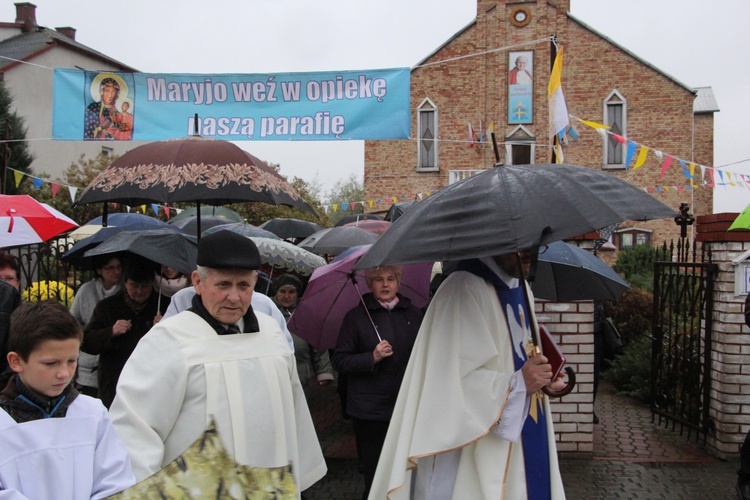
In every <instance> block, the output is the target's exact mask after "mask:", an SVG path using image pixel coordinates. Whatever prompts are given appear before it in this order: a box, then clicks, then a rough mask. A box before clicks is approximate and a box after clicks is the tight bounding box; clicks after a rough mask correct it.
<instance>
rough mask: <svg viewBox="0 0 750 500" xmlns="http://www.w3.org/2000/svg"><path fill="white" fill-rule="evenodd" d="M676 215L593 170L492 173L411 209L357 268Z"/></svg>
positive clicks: (477, 253)
mask: <svg viewBox="0 0 750 500" xmlns="http://www.w3.org/2000/svg"><path fill="white" fill-rule="evenodd" d="M676 215H678V213H677V211H675V210H673V209H671V208H669V207H668V206H667V205H665V204H664V203H662V202H660V201H658V200H656V199H655V198H653V197H651V196H650V195H649V194H647V193H646V192H644V191H642V190H641V189H638V188H637V187H635V186H633V185H631V184H629V183H627V182H626V181H624V180H622V179H619V178H617V177H615V176H614V175H611V174H608V173H605V172H602V171H600V170H596V169H593V168H588V167H580V166H573V165H553V164H544V165H518V166H507V167H496V168H493V169H491V170H487V171H485V172H482V173H481V174H478V175H475V176H473V177H471V178H468V179H465V180H463V181H460V182H457V183H455V184H451V185H450V186H447V187H445V188H443V189H441V190H439V191H437V192H435V193H434V194H433V195H432V196H430V197H429V198H427V199H426V200H424V201H421V202H419V203H417V204H416V205H414V206H413V207H411V208H410V209H409V210H408V211H406V212H405V213H404V214H403V215H402V216H401V217H400V218H399V219H398V220H397V221H396V222H395V223H394V224H393V226H391V228H390V229H389V230H388V231H386V232H385V233H384V234H383V236H381V237H380V238H379V239H378V241H377V242H376V243H375V244H374V245H373V246H372V248H371V249H370V251H369V252H367V255H365V256H364V257H363V258H362V259H361V260H360V261H359V262H358V263H357V266H356V267H357V268H361V269H364V268H367V267H377V266H380V265H385V264H399V263H407V262H425V261H445V260H448V261H451V260H461V259H467V258H475V257H487V256H493V255H500V254H504V253H509V252H515V251H521V250H526V249H530V248H533V247H534V246H535V245H537V244H545V243H551V242H553V241H558V240H563V239H566V238H571V237H573V236H577V235H580V234H585V233H588V232H591V231H596V230H598V229H601V228H603V227H606V226H609V225H611V224H614V223H616V222H622V221H624V220H647V219H659V218H673V217H675V216H676Z"/></svg>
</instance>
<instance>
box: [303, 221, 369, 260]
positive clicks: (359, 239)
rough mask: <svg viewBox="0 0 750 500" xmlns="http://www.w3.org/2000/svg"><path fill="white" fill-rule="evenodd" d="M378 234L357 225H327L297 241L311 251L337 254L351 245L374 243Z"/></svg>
mask: <svg viewBox="0 0 750 500" xmlns="http://www.w3.org/2000/svg"><path fill="white" fill-rule="evenodd" d="M377 239H378V236H377V235H376V234H374V233H371V232H369V231H365V230H364V229H360V228H358V227H329V228H328V229H323V230H321V231H318V232H317V233H315V234H313V235H311V236H308V237H307V238H305V239H304V240H302V241H301V242H300V243H299V246H300V247H301V248H304V249H305V250H309V251H310V252H313V253H318V254H328V255H338V254H340V253H341V252H343V251H345V250H348V249H349V248H351V247H356V246H359V245H369V244H371V243H375V240H377Z"/></svg>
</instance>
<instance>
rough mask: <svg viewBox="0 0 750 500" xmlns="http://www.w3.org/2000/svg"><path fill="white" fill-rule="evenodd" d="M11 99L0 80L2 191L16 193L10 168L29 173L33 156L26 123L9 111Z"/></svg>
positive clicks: (11, 103)
mask: <svg viewBox="0 0 750 500" xmlns="http://www.w3.org/2000/svg"><path fill="white" fill-rule="evenodd" d="M12 105H13V99H12V97H11V95H10V92H9V91H8V89H7V88H6V87H5V83H3V81H2V80H0V141H2V142H0V165H1V166H0V168H2V182H3V187H2V192H3V193H4V194H16V193H17V192H18V191H17V189H16V183H15V182H14V179H13V172H12V171H10V170H8V168H12V169H15V170H20V171H21V172H26V173H31V169H30V165H31V162H32V161H34V156H33V155H32V154H31V151H30V150H29V145H28V143H27V142H26V130H27V129H26V125H25V123H24V120H23V118H21V117H20V116H19V115H18V114H17V113H16V112H15V111H11V108H12Z"/></svg>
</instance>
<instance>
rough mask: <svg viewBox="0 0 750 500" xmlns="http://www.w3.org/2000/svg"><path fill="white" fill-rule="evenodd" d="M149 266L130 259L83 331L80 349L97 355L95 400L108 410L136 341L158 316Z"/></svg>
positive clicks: (146, 263)
mask: <svg viewBox="0 0 750 500" xmlns="http://www.w3.org/2000/svg"><path fill="white" fill-rule="evenodd" d="M153 273H154V268H153V263H151V262H150V261H147V260H145V259H139V258H135V257H134V258H130V259H128V261H127V262H126V264H125V271H124V276H123V279H124V282H123V288H122V289H121V290H120V291H119V292H118V293H116V294H114V295H112V296H111V297H107V298H105V299H104V300H102V301H100V302H99V303H98V304H97V305H96V307H95V308H94V312H93V313H92V314H91V319H90V320H89V323H88V325H87V326H86V329H85V330H84V335H83V343H82V344H81V349H82V350H85V351H87V352H90V353H92V354H99V355H100V356H99V365H98V368H97V371H98V373H97V381H98V383H99V398H100V399H101V400H102V402H103V403H104V406H106V407H107V408H109V406H110V405H111V404H112V401H113V400H114V398H115V388H116V387H117V381H118V379H119V378H120V372H121V371H122V368H123V366H125V362H126V361H127V360H128V358H129V357H130V355H131V354H132V352H133V350H134V349H135V346H136V345H138V341H139V340H141V338H142V337H143V336H144V335H146V333H147V332H148V331H149V330H150V329H151V327H152V326H153V324H154V321H155V319H156V317H157V314H158V309H157V296H156V293H154V289H153V278H154V274H153Z"/></svg>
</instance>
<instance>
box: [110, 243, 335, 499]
mask: <svg viewBox="0 0 750 500" xmlns="http://www.w3.org/2000/svg"><path fill="white" fill-rule="evenodd" d="M260 265H261V260H260V255H259V253H258V250H257V248H256V247H255V244H254V243H253V242H252V241H251V240H250V239H249V238H246V237H244V236H241V235H238V234H235V233H232V232H230V231H219V232H217V233H214V234H211V235H208V236H205V237H204V238H202V239H201V241H200V242H199V244H198V269H197V270H196V271H195V272H194V273H193V276H192V279H193V284H194V285H195V289H196V292H197V295H196V296H195V297H194V299H193V304H192V307H191V308H190V309H189V310H187V311H183V312H181V313H179V314H177V315H176V316H173V317H171V318H168V319H165V320H163V321H161V322H160V323H159V324H157V325H156V326H154V328H152V329H151V331H149V333H148V334H147V335H146V336H145V337H144V338H143V339H142V340H141V341H140V342H139V344H138V346H137V347H136V349H135V351H134V352H133V354H132V355H131V357H130V359H129V360H128V362H127V364H126V365H125V368H124V369H123V371H122V375H121V376H120V381H119V383H118V386H117V396H116V398H115V401H114V403H113V404H112V408H111V415H112V422H113V424H114V426H115V429H116V431H117V432H118V434H119V435H120V436H121V438H122V440H123V441H124V443H125V446H126V447H127V448H128V452H129V453H130V457H131V461H132V464H133V472H134V473H135V475H136V479H137V480H138V481H140V480H142V479H144V478H146V477H148V476H150V475H152V474H153V473H155V472H157V471H159V470H160V469H161V468H163V467H164V466H165V465H167V464H168V463H170V462H171V461H172V460H173V459H174V458H176V457H177V456H178V455H180V454H181V453H182V452H184V451H185V449H187V448H188V447H189V446H190V445H191V444H192V443H193V442H194V441H195V440H196V439H197V438H198V437H199V436H200V435H201V434H202V432H203V430H204V429H205V428H206V427H207V426H208V424H209V422H210V420H211V419H213V420H214V421H215V422H216V427H217V430H218V432H219V435H220V436H221V438H222V440H223V443H224V446H225V447H226V449H227V453H228V454H229V455H230V456H232V457H233V458H234V459H235V460H236V461H237V462H238V463H240V464H242V465H249V466H252V467H264V468H265V467H267V468H272V467H283V466H287V465H289V464H291V466H292V472H293V474H294V477H295V481H296V482H297V487H298V490H299V491H303V490H305V489H306V488H308V487H310V486H311V485H312V484H314V483H315V482H316V481H318V480H319V479H320V478H322V477H323V476H324V475H325V473H326V466H325V461H324V459H323V454H322V451H321V449H320V444H319V442H318V439H317V435H316V433H315V429H314V427H313V423H312V419H311V417H310V412H309V410H308V407H307V403H306V401H305V395H304V393H303V391H302V387H301V385H300V383H299V378H298V376H297V372H296V362H295V359H294V354H293V353H292V352H291V351H290V349H289V345H288V344H287V342H286V339H285V337H284V335H283V334H282V333H281V331H280V329H279V325H278V323H277V322H276V321H274V320H273V319H272V318H271V317H269V316H267V315H265V314H263V313H255V312H254V311H253V309H252V306H251V305H250V304H251V297H252V293H253V288H254V286H255V281H256V280H257V273H256V271H255V269H257V268H258V267H260Z"/></svg>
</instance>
